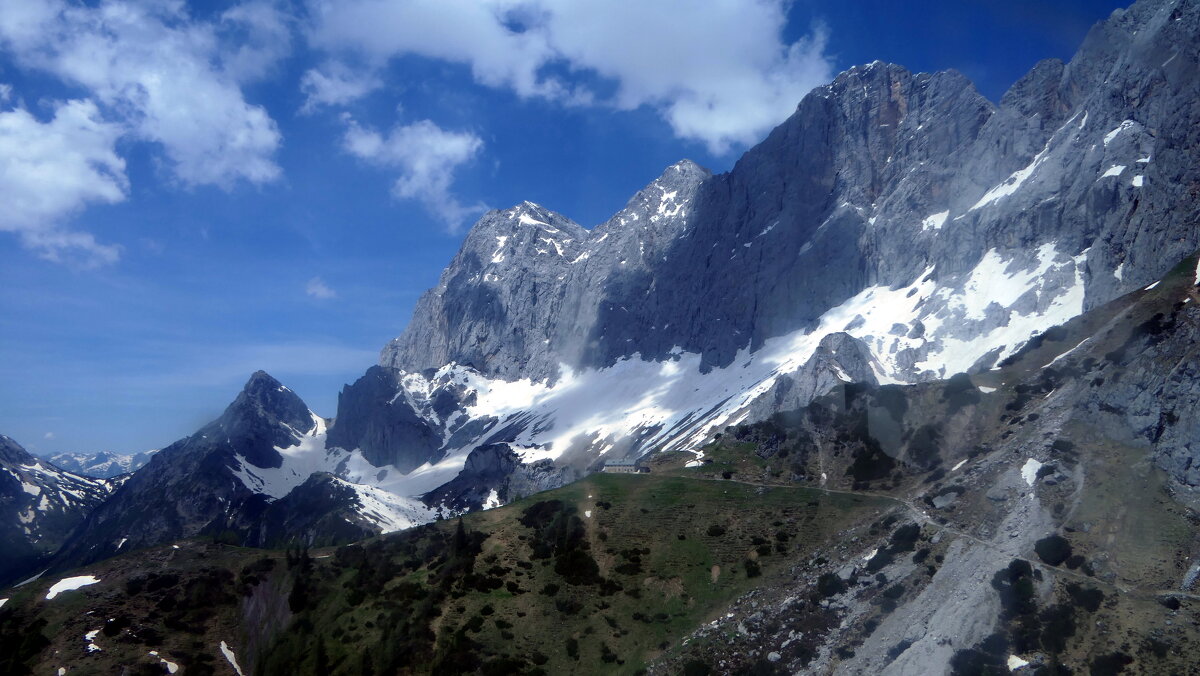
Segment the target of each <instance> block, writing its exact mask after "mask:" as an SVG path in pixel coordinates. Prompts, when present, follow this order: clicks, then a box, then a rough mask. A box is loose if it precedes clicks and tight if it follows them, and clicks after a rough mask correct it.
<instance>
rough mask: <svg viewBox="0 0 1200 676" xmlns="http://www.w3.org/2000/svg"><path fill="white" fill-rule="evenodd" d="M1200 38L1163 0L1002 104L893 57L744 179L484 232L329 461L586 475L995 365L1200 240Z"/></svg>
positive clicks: (809, 110)
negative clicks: (879, 391)
mask: <svg viewBox="0 0 1200 676" xmlns="http://www.w3.org/2000/svg"><path fill="white" fill-rule="evenodd" d="M1198 36H1200V5H1198V4H1197V3H1196V2H1194V1H1193V0H1144V1H1143V2H1139V3H1137V4H1135V5H1134V6H1133V7H1132V8H1130V9H1129V10H1124V11H1118V12H1114V13H1113V15H1112V16H1111V17H1110V18H1109V19H1108V20H1107V21H1105V22H1102V23H1100V24H1098V25H1097V26H1096V27H1094V28H1093V29H1092V31H1091V32H1090V33H1089V34H1088V36H1087V38H1086V40H1085V41H1084V43H1083V45H1082V46H1081V48H1080V50H1079V53H1078V54H1077V55H1076V56H1075V58H1073V59H1072V60H1071V61H1070V63H1062V62H1060V61H1056V60H1048V61H1043V62H1041V63H1038V64H1037V65H1036V66H1035V67H1034V68H1033V69H1032V70H1031V71H1030V72H1029V73H1028V74H1027V75H1026V76H1025V77H1024V78H1022V79H1021V80H1020V81H1019V82H1017V83H1015V84H1014V85H1013V87H1012V88H1011V89H1010V90H1009V91H1008V92H1007V93H1006V94H1005V95H1004V96H1003V98H1002V99H1001V100H1000V102H999V103H998V104H994V103H992V102H990V101H988V100H986V99H985V98H984V97H982V96H981V95H979V93H978V92H976V91H975V89H974V87H973V86H972V84H971V83H970V82H969V81H968V80H967V79H966V78H965V77H963V76H962V75H961V74H959V73H956V72H952V71H951V72H942V73H935V74H932V75H931V74H925V73H918V74H914V73H911V72H909V71H907V70H905V69H904V68H902V67H900V66H896V65H891V64H884V63H880V62H875V63H872V64H870V65H867V66H864V67H856V68H852V69H850V70H849V71H846V72H844V73H842V74H841V75H839V76H838V77H837V78H836V79H835V80H834V81H833V82H832V83H830V84H829V85H827V86H823V87H818V88H816V89H814V90H813V91H812V92H811V93H810V94H809V95H807V96H806V97H805V98H804V99H803V100H802V101H801V102H800V103H799V105H798V107H797V109H796V111H795V113H794V114H793V115H792V116H791V117H790V118H789V119H788V120H787V121H785V122H784V123H783V124H781V125H780V126H779V127H778V128H777V129H775V130H774V131H773V132H772V133H771V134H770V135H769V136H768V137H767V138H766V139H765V140H764V141H763V142H762V143H761V144H759V145H758V146H756V147H754V148H752V149H751V150H750V151H748V152H747V153H746V154H745V155H744V156H743V157H742V158H741V159H740V160H739V161H738V162H737V164H736V165H735V166H734V168H733V169H732V170H731V171H730V172H728V173H726V174H721V175H716V176H714V175H711V174H709V173H708V172H707V171H705V170H703V169H702V168H700V167H698V166H696V165H695V164H693V163H691V162H687V161H684V162H681V163H679V164H677V165H674V166H672V167H669V168H668V169H667V170H666V171H665V172H664V173H663V175H662V176H661V177H659V178H658V179H656V180H655V181H654V182H652V183H651V184H650V185H649V186H647V187H646V188H645V189H644V190H642V191H640V192H639V193H638V194H637V195H636V196H634V198H633V199H632V200H630V202H629V204H628V205H627V206H626V207H625V208H624V209H623V210H622V211H621V212H620V213H618V214H617V215H616V216H614V217H613V218H612V219H610V220H609V221H608V222H606V223H604V224H601V225H599V226H597V227H595V228H593V229H592V230H590V231H589V230H586V229H584V228H582V227H580V226H578V225H576V224H575V223H573V222H571V221H570V220H568V219H566V218H565V217H562V216H559V215H557V214H554V213H552V212H549V211H546V210H545V209H542V208H541V207H538V206H536V205H533V204H530V203H525V204H522V205H518V206H516V207H514V208H512V209H508V210H505V211H495V212H491V213H489V214H488V215H487V216H485V217H484V218H483V219H481V220H480V221H479V223H477V224H476V225H475V227H474V228H473V229H472V231H471V232H470V233H469V234H468V236H467V238H466V241H465V242H464V244H463V247H462V250H461V251H460V252H459V254H458V255H457V256H456V257H455V259H454V260H453V261H452V262H451V264H450V266H449V267H448V268H447V269H446V271H445V272H444V273H443V275H442V278H441V280H440V282H439V284H438V286H437V287H435V288H434V289H432V290H431V291H429V292H428V293H427V294H425V296H424V297H423V298H422V299H421V301H420V303H419V304H418V307H417V309H416V311H415V313H414V315H413V319H412V321H411V323H410V325H409V327H408V328H407V330H406V331H405V332H404V334H403V335H401V336H400V337H399V338H397V339H395V340H394V341H392V342H391V343H390V344H389V345H388V346H386V347H385V348H384V350H383V353H382V355H381V362H380V366H381V368H382V369H383V371H373V372H372V373H370V374H368V376H367V377H365V378H364V379H363V380H361V381H360V382H359V383H356V384H355V385H353V386H351V387H349V388H347V390H346V391H345V392H343V395H342V406H341V407H340V409H339V422H338V424H337V425H335V427H334V430H333V432H332V433H331V444H332V445H335V446H339V447H342V448H345V449H347V450H349V449H354V448H358V449H361V450H362V452H363V454H364V455H365V456H366V457H368V458H369V459H370V461H371V462H373V463H374V462H383V463H388V464H391V463H396V466H397V467H401V468H408V467H413V466H416V465H418V464H420V463H421V462H424V461H429V462H435V463H436V462H441V463H451V464H453V463H457V465H456V466H457V467H461V466H462V465H463V463H464V462H465V460H466V457H467V455H468V454H469V453H470V451H471V449H473V448H475V447H478V446H480V445H482V444H487V443H497V442H504V443H509V444H511V445H512V446H513V448H514V452H515V453H517V454H518V456H520V457H521V458H522V461H523V462H532V461H538V460H542V459H552V460H556V462H560V463H563V462H566V463H570V464H572V465H573V466H576V467H577V468H582V467H585V466H586V465H587V464H588V463H589V462H591V461H593V460H594V459H595V457H596V456H597V455H598V454H601V453H617V454H624V453H629V454H634V455H636V454H641V453H645V452H648V451H652V450H656V449H663V448H686V447H689V446H691V445H694V444H696V443H699V442H701V441H703V440H704V439H705V438H707V437H708V436H709V435H711V434H712V433H713V432H715V431H716V430H719V429H720V428H721V427H723V426H724V425H727V424H729V423H731V422H740V421H745V420H753V419H759V418H762V417H763V416H766V415H769V414H770V413H771V412H772V411H774V410H779V409H780V408H786V407H794V406H798V405H802V404H804V403H806V402H807V401H808V400H811V398H812V397H813V396H816V395H818V394H820V393H821V391H823V390H824V389H826V388H827V387H828V386H830V385H832V384H834V383H835V381H839V380H841V377H840V376H838V375H837V374H838V373H839V372H840V373H842V374H846V375H848V376H849V377H851V378H853V379H856V380H864V381H873V382H878V383H881V384H882V383H893V382H897V383H911V382H921V381H926V380H931V379H939V378H948V377H950V376H951V375H953V374H954V373H957V372H962V371H969V370H972V369H975V370H978V369H984V368H988V367H991V366H993V365H994V364H996V363H997V362H998V361H1000V360H1001V359H1003V358H1005V357H1007V356H1010V355H1012V354H1013V353H1015V352H1016V351H1017V350H1018V349H1019V348H1020V347H1021V346H1022V345H1023V344H1024V343H1025V342H1026V341H1028V340H1029V339H1030V337H1031V336H1033V335H1035V334H1036V333H1038V332H1040V331H1043V330H1045V329H1046V328H1047V327H1049V326H1053V325H1055V324H1059V323H1062V322H1063V321H1066V320H1067V319H1069V318H1071V317H1074V316H1077V315H1079V314H1080V313H1082V312H1084V311H1085V310H1087V309H1089V308H1094V307H1097V306H1099V305H1102V304H1103V303H1105V302H1107V301H1109V300H1111V299H1113V298H1116V297H1118V296H1120V295H1121V294H1124V293H1128V292H1130V291H1132V290H1134V289H1136V288H1138V287H1139V286H1144V285H1145V284H1147V283H1148V282H1150V281H1153V280H1155V279H1158V278H1159V277H1160V276H1161V275H1162V274H1163V273H1164V272H1166V271H1167V270H1168V269H1169V268H1170V267H1171V266H1172V265H1174V264H1175V263H1176V262H1177V261H1179V260H1180V259H1182V258H1183V257H1185V256H1187V255H1189V254H1190V253H1191V252H1192V251H1194V250H1195V249H1196V248H1197V247H1200V230H1198V228H1197V223H1200V199H1197V198H1198V197H1200V188H1198V187H1197V186H1200V163H1198V162H1197V158H1196V154H1195V148H1197V147H1200V38H1198ZM835 334H844V336H843V337H841V338H836V339H834V340H836V341H841V343H840V344H841V347H840V348H838V349H834V345H833V344H832V343H829V344H827V343H824V342H823V341H824V340H825V339H826V337H828V336H833V335H835ZM842 348H844V349H842ZM451 381H453V382H454V383H456V384H455V386H454V389H453V392H450V391H447V390H445V389H444V385H445V384H446V383H447V382H451ZM585 389H586V391H587V392H588V393H589V396H580V395H579V394H578V393H579V392H580V391H582V390H585ZM501 392H503V393H505V396H500V395H499V394H498V393H501ZM435 395H436V396H437V397H439V399H438V400H439V401H441V402H442V403H443V404H444V406H442V407H441V408H440V409H438V410H437V411H436V412H435V411H434V408H435V407H434V406H433V401H434V397H435ZM454 402H457V403H454ZM613 411H625V412H622V413H619V414H615V413H613ZM343 426H344V427H343ZM339 427H343V429H342V430H339V429H338V428H339ZM439 443H440V446H439V447H438V448H434V447H435V446H438V445H439ZM439 458H440V460H439ZM446 466H449V465H446Z"/></svg>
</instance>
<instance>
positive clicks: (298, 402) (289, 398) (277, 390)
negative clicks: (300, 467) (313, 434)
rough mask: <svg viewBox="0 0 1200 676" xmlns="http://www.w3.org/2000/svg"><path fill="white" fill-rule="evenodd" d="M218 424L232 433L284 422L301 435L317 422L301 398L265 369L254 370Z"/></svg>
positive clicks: (310, 429)
mask: <svg viewBox="0 0 1200 676" xmlns="http://www.w3.org/2000/svg"><path fill="white" fill-rule="evenodd" d="M220 423H221V424H222V425H223V426H224V427H225V428H226V429H227V431H230V432H234V431H236V430H239V429H243V428H245V426H247V425H252V424H253V425H257V424H267V425H275V424H280V423H281V424H284V425H287V426H288V427H291V428H292V429H294V430H295V431H296V432H299V433H301V434H304V433H307V432H310V431H312V429H313V427H314V426H315V425H316V423H315V422H314V421H313V418H312V414H311V413H310V412H309V410H308V406H307V405H305V403H304V401H303V400H302V399H300V397H299V396H298V395H297V394H296V393H295V392H293V391H291V390H290V389H288V388H287V387H285V386H284V385H283V384H282V383H280V382H279V381H278V380H276V379H275V378H273V377H271V375H270V374H268V373H267V372H266V371H255V372H254V374H253V375H252V376H250V380H248V381H246V385H245V387H243V388H242V391H241V393H240V394H238V396H237V398H236V399H234V400H233V403H232V404H230V405H229V407H228V408H226V409H225V413H224V414H223V415H222V416H221V418H220Z"/></svg>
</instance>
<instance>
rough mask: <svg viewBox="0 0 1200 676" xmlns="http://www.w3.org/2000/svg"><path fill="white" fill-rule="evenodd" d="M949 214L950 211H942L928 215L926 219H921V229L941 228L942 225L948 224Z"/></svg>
mask: <svg viewBox="0 0 1200 676" xmlns="http://www.w3.org/2000/svg"><path fill="white" fill-rule="evenodd" d="M949 215H950V212H949V211H940V212H938V213H936V214H934V215H932V216H927V217H925V220H923V221H921V229H922V230H941V229H942V226H943V225H945V224H946V218H947V217H948V216H949Z"/></svg>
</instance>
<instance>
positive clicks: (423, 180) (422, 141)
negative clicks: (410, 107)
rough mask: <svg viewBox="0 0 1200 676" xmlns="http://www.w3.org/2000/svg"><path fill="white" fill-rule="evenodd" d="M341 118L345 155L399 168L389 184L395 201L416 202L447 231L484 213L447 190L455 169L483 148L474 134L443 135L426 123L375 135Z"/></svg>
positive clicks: (453, 229) (416, 123) (481, 206)
mask: <svg viewBox="0 0 1200 676" xmlns="http://www.w3.org/2000/svg"><path fill="white" fill-rule="evenodd" d="M344 119H345V122H346V134H345V137H344V138H343V148H344V149H345V150H346V152H348V153H350V154H351V155H354V156H355V157H358V158H360V159H362V160H364V161H366V162H369V163H371V164H374V165H377V166H380V167H387V168H391V169H397V170H399V172H400V175H399V177H397V178H396V182H395V183H394V184H393V185H392V194H393V195H394V196H395V197H396V198H398V199H411V200H417V201H418V202H420V203H421V204H422V205H423V206H424V207H425V209H426V210H427V211H428V212H429V213H430V214H432V215H434V216H435V217H437V218H438V219H439V220H440V221H441V222H442V223H443V224H445V226H446V229H447V230H449V231H451V232H455V231H457V230H458V229H459V228H461V227H462V225H463V223H465V222H466V221H467V219H468V218H471V217H472V216H478V215H479V214H482V213H483V212H484V211H486V210H487V207H485V206H483V205H482V204H475V205H464V204H463V203H462V202H461V201H459V199H458V198H457V197H456V196H455V195H454V194H453V192H452V190H451V185H452V184H453V182H454V172H455V170H456V169H458V168H459V167H460V166H462V165H464V164H466V163H467V162H470V161H471V160H472V159H474V158H475V156H476V155H477V154H478V153H479V151H480V150H481V149H482V148H483V140H482V139H480V138H479V137H478V136H476V135H475V134H473V133H471V132H455V131H448V130H445V129H442V128H441V127H439V126H437V125H436V124H434V123H433V122H431V121H429V120H420V121H417V122H413V123H412V124H407V125H397V126H395V127H393V128H392V130H391V131H389V132H387V133H380V132H378V131H375V130H374V129H371V128H369V127H364V126H361V125H359V124H358V123H357V122H356V121H355V120H354V119H353V118H351V117H349V116H346V117H345V118H344Z"/></svg>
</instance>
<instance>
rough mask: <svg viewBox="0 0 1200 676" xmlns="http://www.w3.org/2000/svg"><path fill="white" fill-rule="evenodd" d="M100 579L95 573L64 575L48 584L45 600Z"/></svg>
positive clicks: (94, 582)
mask: <svg viewBox="0 0 1200 676" xmlns="http://www.w3.org/2000/svg"><path fill="white" fill-rule="evenodd" d="M99 581H100V579H99V578H97V577H96V576H95V575H78V576H76V577H66V578H63V579H61V580H59V581H58V582H55V583H54V584H53V585H51V586H50V590H49V591H47V592H46V600H47V601H49V600H50V599H52V598H54V597H55V596H58V595H59V594H61V593H63V592H68V591H75V590H76V589H79V588H80V587H86V586H88V585H92V584H96V583H97V582H99Z"/></svg>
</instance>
